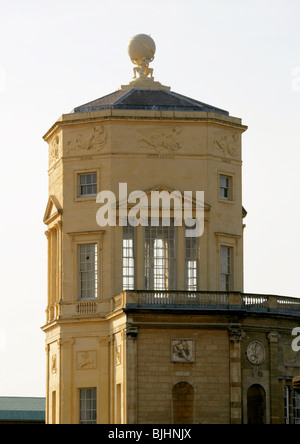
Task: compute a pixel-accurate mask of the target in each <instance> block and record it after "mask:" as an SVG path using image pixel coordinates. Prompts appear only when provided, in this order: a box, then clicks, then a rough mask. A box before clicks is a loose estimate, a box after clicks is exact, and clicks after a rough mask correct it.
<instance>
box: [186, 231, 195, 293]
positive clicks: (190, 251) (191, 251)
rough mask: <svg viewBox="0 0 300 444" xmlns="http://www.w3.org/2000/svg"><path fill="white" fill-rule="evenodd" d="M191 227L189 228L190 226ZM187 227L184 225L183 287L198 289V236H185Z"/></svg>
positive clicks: (189, 289)
mask: <svg viewBox="0 0 300 444" xmlns="http://www.w3.org/2000/svg"><path fill="white" fill-rule="evenodd" d="M190 229H191V228H190ZM188 230H189V228H187V227H185V262H184V263H185V265H184V273H185V289H186V290H187V291H197V290H198V238H197V237H187V232H188Z"/></svg>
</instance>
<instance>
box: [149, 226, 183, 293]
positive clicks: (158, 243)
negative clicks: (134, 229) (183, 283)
mask: <svg viewBox="0 0 300 444" xmlns="http://www.w3.org/2000/svg"><path fill="white" fill-rule="evenodd" d="M175 233H176V228H175V227H174V221H170V226H169V227H164V226H162V223H160V226H159V227H155V226H151V227H145V250H144V263H145V288H146V290H161V291H166V290H175V289H176V245H175Z"/></svg>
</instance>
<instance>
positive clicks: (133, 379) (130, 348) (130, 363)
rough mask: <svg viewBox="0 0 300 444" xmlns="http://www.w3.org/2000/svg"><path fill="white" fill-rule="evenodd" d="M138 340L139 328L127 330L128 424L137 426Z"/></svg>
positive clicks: (129, 327) (128, 328) (130, 327)
mask: <svg viewBox="0 0 300 444" xmlns="http://www.w3.org/2000/svg"><path fill="white" fill-rule="evenodd" d="M137 338H138V328H137V327H132V326H130V325H129V326H128V327H127V330H126V366H127V384H126V385H127V424H137Z"/></svg>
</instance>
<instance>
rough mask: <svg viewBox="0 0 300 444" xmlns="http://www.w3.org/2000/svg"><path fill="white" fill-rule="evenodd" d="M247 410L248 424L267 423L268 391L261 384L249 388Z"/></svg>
mask: <svg viewBox="0 0 300 444" xmlns="http://www.w3.org/2000/svg"><path fill="white" fill-rule="evenodd" d="M247 411H248V424H266V393H265V390H264V389H263V387H262V386H261V385H259V384H254V385H251V387H249V389H248V393H247Z"/></svg>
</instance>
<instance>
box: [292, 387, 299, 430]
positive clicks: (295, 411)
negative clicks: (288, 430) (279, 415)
mask: <svg viewBox="0 0 300 444" xmlns="http://www.w3.org/2000/svg"><path fill="white" fill-rule="evenodd" d="M293 417H294V424H300V396H299V395H298V393H297V392H296V390H293Z"/></svg>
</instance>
